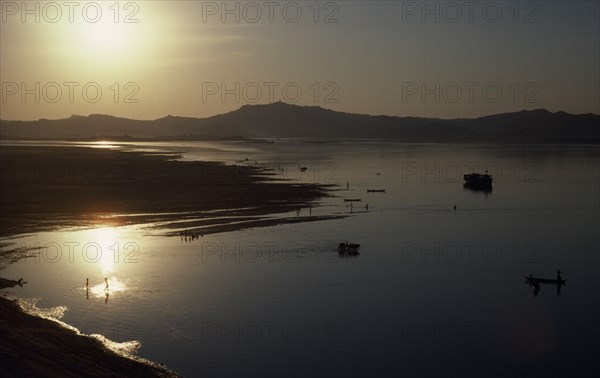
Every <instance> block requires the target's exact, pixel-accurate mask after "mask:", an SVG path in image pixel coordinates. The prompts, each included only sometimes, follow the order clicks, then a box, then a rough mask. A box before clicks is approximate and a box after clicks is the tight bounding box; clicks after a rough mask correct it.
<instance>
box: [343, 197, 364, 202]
mask: <svg viewBox="0 0 600 378" xmlns="http://www.w3.org/2000/svg"><path fill="white" fill-rule="evenodd" d="M361 201H362V198H344V202H361Z"/></svg>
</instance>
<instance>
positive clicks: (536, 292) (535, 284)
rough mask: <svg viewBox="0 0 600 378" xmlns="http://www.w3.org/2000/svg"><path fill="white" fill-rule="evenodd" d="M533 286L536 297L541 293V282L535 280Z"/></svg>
mask: <svg viewBox="0 0 600 378" xmlns="http://www.w3.org/2000/svg"><path fill="white" fill-rule="evenodd" d="M532 286H533V296H534V297H537V295H538V294H539V292H540V283H539V282H536V281H534V282H533V284H532Z"/></svg>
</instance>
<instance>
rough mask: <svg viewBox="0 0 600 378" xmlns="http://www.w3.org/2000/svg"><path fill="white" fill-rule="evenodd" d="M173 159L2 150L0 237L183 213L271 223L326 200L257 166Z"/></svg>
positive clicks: (321, 190)
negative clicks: (272, 178) (273, 218)
mask: <svg viewBox="0 0 600 378" xmlns="http://www.w3.org/2000/svg"><path fill="white" fill-rule="evenodd" d="M175 157H176V156H173V155H164V154H151V153H140V152H121V151H114V150H109V149H94V148H79V147H27V146H19V147H12V146H10V147H2V148H1V149H0V169H1V170H2V176H1V179H0V206H1V207H2V210H3V211H2V214H1V216H0V236H8V235H14V234H20V233H29V232H40V231H47V230H53V229H60V228H64V227H87V226H94V225H99V224H102V225H111V226H118V225H124V224H136V223H137V224H139V223H147V222H156V221H160V222H167V223H168V222H169V221H173V220H181V219H182V217H183V216H184V215H182V214H187V215H186V216H188V215H190V214H192V215H193V214H195V215H193V216H197V215H198V214H200V213H202V214H203V215H202V217H205V216H206V212H207V211H217V214H215V216H219V217H223V216H224V215H225V216H228V217H240V216H252V217H258V218H259V220H261V221H262V224H261V225H268V222H267V224H265V222H264V219H263V217H265V216H266V215H268V214H277V213H283V212H289V211H292V210H295V209H297V208H302V207H308V206H309V205H313V206H314V204H315V203H316V202H317V201H318V200H319V198H322V197H324V196H327V195H328V193H327V188H325V187H324V186H319V185H311V184H293V183H290V182H281V181H280V182H266V181H267V180H266V178H267V177H268V174H269V172H267V171H263V170H261V169H260V168H257V167H251V166H230V165H223V164H220V163H212V162H211V163H209V162H183V161H177V160H174V158H175ZM115 214H116V215H118V216H115ZM134 214H135V215H134ZM121 215H126V216H121ZM132 215H134V216H132ZM307 220H308V219H307ZM282 222H283V221H282ZM217 226H221V228H223V227H222V226H223V224H217ZM245 227H247V225H244V224H240V225H239V228H245ZM225 229H227V230H228V231H230V229H231V227H225ZM218 231H219V229H213V230H210V229H208V230H205V233H210V232H218Z"/></svg>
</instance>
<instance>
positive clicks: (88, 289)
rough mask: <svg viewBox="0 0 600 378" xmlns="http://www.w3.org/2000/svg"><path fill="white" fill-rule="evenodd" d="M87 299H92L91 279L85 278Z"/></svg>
mask: <svg viewBox="0 0 600 378" xmlns="http://www.w3.org/2000/svg"><path fill="white" fill-rule="evenodd" d="M85 299H90V279H89V278H86V279H85Z"/></svg>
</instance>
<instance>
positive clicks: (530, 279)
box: [525, 276, 567, 285]
mask: <svg viewBox="0 0 600 378" xmlns="http://www.w3.org/2000/svg"><path fill="white" fill-rule="evenodd" d="M525 279H526V280H527V282H529V283H533V284H535V283H538V284H553V285H566V284H567V280H563V279H562V278H561V279H560V280H558V279H556V280H553V279H551V278H538V277H531V276H525Z"/></svg>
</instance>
